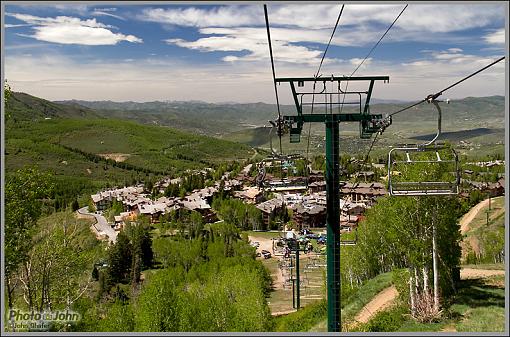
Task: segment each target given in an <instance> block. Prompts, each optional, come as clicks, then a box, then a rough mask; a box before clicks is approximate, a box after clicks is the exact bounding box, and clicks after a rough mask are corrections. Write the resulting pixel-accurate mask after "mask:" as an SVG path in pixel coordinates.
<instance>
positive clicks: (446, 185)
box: [388, 96, 460, 196]
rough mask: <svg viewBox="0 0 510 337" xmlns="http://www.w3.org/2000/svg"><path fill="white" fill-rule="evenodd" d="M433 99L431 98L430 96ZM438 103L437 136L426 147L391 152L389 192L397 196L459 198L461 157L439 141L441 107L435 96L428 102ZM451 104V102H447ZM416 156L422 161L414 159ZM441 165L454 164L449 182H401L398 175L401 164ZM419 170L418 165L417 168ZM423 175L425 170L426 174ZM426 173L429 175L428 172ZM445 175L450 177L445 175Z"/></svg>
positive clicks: (410, 147)
mask: <svg viewBox="0 0 510 337" xmlns="http://www.w3.org/2000/svg"><path fill="white" fill-rule="evenodd" d="M429 97H430V96H429ZM427 101H428V102H429V103H432V104H434V106H435V107H436V109H437V111H438V126H437V134H436V135H435V137H434V138H433V139H432V140H430V141H428V142H426V143H423V144H417V145H405V146H399V147H395V148H393V149H391V150H390V151H389V153H388V192H389V194H390V195H395V196H402V195H404V196H421V195H455V194H458V193H459V185H460V170H459V158H458V155H457V153H456V152H455V150H454V149H453V148H452V147H450V146H447V145H446V144H444V143H438V142H436V140H437V139H438V137H439V136H440V134H441V108H440V106H439V104H438V102H439V101H436V100H435V99H434V98H433V97H431V98H430V99H427ZM447 103H449V102H448V101H447ZM414 155H416V156H417V157H418V158H413V157H414ZM423 164H425V165H427V164H429V165H439V166H441V167H443V166H448V165H453V167H454V171H453V177H452V179H449V180H448V181H445V180H442V179H441V180H440V179H435V180H433V181H401V180H400V178H398V177H397V175H396V174H395V173H394V172H395V171H397V170H396V169H397V168H398V166H399V165H402V167H405V166H408V167H411V165H423ZM415 167H418V166H415ZM422 172H423V171H422ZM425 173H426V172H425ZM443 173H444V174H447V175H448V174H450V173H449V172H444V171H443Z"/></svg>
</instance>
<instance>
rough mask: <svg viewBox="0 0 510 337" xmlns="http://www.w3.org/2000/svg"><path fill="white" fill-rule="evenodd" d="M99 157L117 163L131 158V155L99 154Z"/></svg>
mask: <svg viewBox="0 0 510 337" xmlns="http://www.w3.org/2000/svg"><path fill="white" fill-rule="evenodd" d="M97 155H98V156H101V157H103V158H105V159H113V160H115V161H116V162H123V161H125V160H126V159H128V158H129V157H130V156H131V155H130V154H129V153H98V154H97Z"/></svg>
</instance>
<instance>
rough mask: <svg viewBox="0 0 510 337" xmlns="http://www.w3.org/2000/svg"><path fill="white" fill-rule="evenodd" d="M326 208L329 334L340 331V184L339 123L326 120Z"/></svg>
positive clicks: (329, 119) (329, 118) (330, 117)
mask: <svg viewBox="0 0 510 337" xmlns="http://www.w3.org/2000/svg"><path fill="white" fill-rule="evenodd" d="M326 118H327V119H326V205H327V216H326V225H327V233H328V237H327V259H328V262H327V268H328V270H327V286H328V331H329V332H339V331H341V317H340V184H339V160H338V153H339V147H340V145H339V142H340V135H339V132H340V131H339V123H338V121H334V120H333V117H332V115H328V116H327V117H326Z"/></svg>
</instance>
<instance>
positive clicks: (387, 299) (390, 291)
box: [354, 286, 398, 323]
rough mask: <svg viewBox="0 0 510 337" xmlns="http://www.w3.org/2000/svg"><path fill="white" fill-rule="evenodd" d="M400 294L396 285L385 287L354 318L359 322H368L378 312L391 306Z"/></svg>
mask: <svg viewBox="0 0 510 337" xmlns="http://www.w3.org/2000/svg"><path fill="white" fill-rule="evenodd" d="M397 295H398V291H397V289H396V288H395V287H394V286H391V287H388V288H386V289H383V290H382V291H381V292H380V293H379V294H377V295H375V297H374V298H373V299H372V300H371V301H370V302H368V303H367V304H366V305H365V306H364V307H363V309H361V311H360V312H359V313H358V314H357V315H356V317H355V318H354V319H355V321H356V322H357V323H367V322H368V321H369V320H370V318H372V317H373V316H374V315H375V314H376V313H377V312H379V311H381V310H384V309H386V308H387V307H389V306H390V305H391V304H392V303H393V301H394V300H395V298H396V297H397Z"/></svg>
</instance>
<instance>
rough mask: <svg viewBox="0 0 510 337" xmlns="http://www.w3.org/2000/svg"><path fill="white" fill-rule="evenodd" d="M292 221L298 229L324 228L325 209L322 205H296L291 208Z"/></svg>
mask: <svg viewBox="0 0 510 337" xmlns="http://www.w3.org/2000/svg"><path fill="white" fill-rule="evenodd" d="M292 211H293V212H292V220H293V221H294V222H296V224H298V226H299V229H305V228H314V227H324V226H325V225H326V207H324V206H322V205H318V204H315V205H306V206H305V205H304V204H296V205H294V206H293V208H292Z"/></svg>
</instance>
